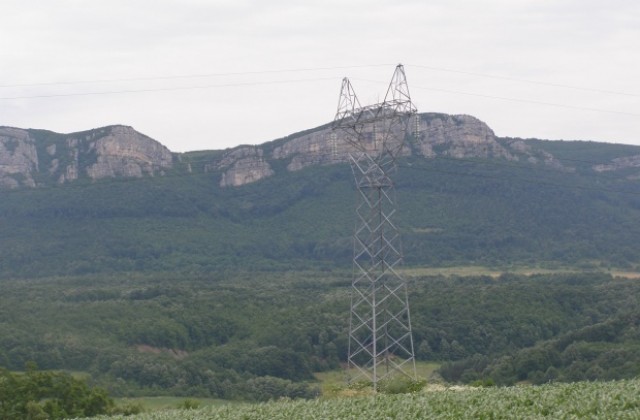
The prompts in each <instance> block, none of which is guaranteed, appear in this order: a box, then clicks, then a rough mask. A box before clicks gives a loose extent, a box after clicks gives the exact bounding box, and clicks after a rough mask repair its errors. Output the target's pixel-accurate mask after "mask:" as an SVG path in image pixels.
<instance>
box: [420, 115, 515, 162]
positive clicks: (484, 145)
mask: <svg viewBox="0 0 640 420" xmlns="http://www.w3.org/2000/svg"><path fill="white" fill-rule="evenodd" d="M416 149H417V152H418V153H419V154H421V155H422V156H425V157H435V156H436V155H439V154H442V155H445V156H450V157H455V158H468V157H484V158H487V157H501V158H506V159H509V160H512V159H515V158H514V156H513V155H512V154H511V153H509V151H507V150H506V149H505V148H504V147H503V146H501V145H500V144H499V143H498V142H497V141H496V136H495V134H494V133H493V131H492V130H491V129H490V128H489V126H487V125H486V124H485V123H483V122H482V121H480V120H479V119H477V118H474V117H471V116H469V115H444V114H423V115H421V117H420V119H419V125H418V136H417V144H416Z"/></svg>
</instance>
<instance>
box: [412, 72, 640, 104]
mask: <svg viewBox="0 0 640 420" xmlns="http://www.w3.org/2000/svg"><path fill="white" fill-rule="evenodd" d="M409 67H416V68H421V69H426V70H434V71H441V72H447V73H459V74H466V75H470V76H478V77H485V78H488V79H498V80H509V81H512V82H519V83H528V84H533V85H540V86H551V87H559V88H564V89H573V90H584V91H587V92H596V93H606V94H611V95H621V96H634V97H640V95H639V94H636V93H628V92H620V91H614V90H607V89H596V88H589V87H584V86H573V85H564V84H560V83H550V82H541V81H538V80H529V79H520V78H516V77H508V76H497V75H493V74H486V73H476V72H470V71H464V70H455V69H447V68H442V67H433V66H423V65H419V64H410V65H409Z"/></svg>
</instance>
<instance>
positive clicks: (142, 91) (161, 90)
mask: <svg viewBox="0 0 640 420" xmlns="http://www.w3.org/2000/svg"><path fill="white" fill-rule="evenodd" d="M325 80H332V81H335V80H336V79H335V77H321V78H314V79H289V80H272V81H268V82H241V83H221V84H215V85H201V86H183V87H172V88H151V89H124V90H108V91H97V92H77V93H53V94H43V95H25V96H4V97H0V100H12V99H44V98H61V97H71V96H93V95H118V94H124V93H145V92H170V91H180V90H199V89H212V88H225V87H242V86H258V85H275V84H286V83H306V82H318V81H325Z"/></svg>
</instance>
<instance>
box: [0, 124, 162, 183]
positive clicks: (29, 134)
mask: <svg viewBox="0 0 640 420" xmlns="http://www.w3.org/2000/svg"><path fill="white" fill-rule="evenodd" d="M172 162H173V155H172V154H171V152H170V151H169V150H168V149H167V148H166V147H164V146H163V145H161V144H160V143H158V142H157V141H155V140H153V139H151V138H149V137H147V136H145V135H143V134H140V133H138V132H137V131H135V130H134V129H133V128H131V127H126V126H110V127H104V128H100V129H96V130H91V131H87V132H83V133H73V134H69V135H63V134H57V133H52V132H45V131H41V130H23V129H19V128H11V127H0V188H3V189H6V188H19V187H35V186H37V185H39V184H43V183H44V184H46V183H49V182H55V183H66V182H70V181H74V180H76V179H78V178H79V177H81V176H87V177H89V178H90V179H92V180H97V179H102V178H113V177H120V176H121V177H141V176H144V175H151V176H153V175H154V174H157V173H159V174H162V173H164V170H166V169H168V168H171V167H172ZM36 179H37V180H38V182H36Z"/></svg>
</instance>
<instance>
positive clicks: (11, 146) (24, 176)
mask: <svg viewBox="0 0 640 420" xmlns="http://www.w3.org/2000/svg"><path fill="white" fill-rule="evenodd" d="M37 171H38V153H37V152H36V145H35V141H34V140H33V139H32V138H31V137H30V136H29V133H28V132H27V131H25V130H20V129H19V128H11V127H0V188H18V187H34V186H35V185H36V183H35V181H34V179H33V175H34V173H36V172H37Z"/></svg>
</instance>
